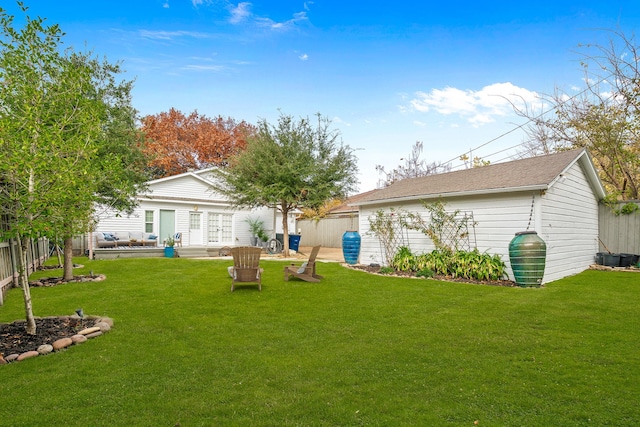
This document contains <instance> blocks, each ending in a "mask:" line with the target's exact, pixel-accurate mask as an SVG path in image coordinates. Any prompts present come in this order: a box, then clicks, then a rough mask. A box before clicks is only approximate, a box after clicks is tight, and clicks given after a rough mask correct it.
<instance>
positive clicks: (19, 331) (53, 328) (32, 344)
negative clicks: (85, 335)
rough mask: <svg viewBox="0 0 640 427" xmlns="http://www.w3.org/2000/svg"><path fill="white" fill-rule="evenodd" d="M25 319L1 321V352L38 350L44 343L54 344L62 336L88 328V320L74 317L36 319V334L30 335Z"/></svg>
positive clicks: (6, 354)
mask: <svg viewBox="0 0 640 427" xmlns="http://www.w3.org/2000/svg"><path fill="white" fill-rule="evenodd" d="M26 324H27V322H26V321H25V320H16V321H15V322H13V323H0V354H4V356H8V355H10V354H14V353H18V354H21V353H24V352H27V351H31V350H37V349H38V347H40V346H41V345H43V344H53V343H54V342H55V341H57V340H58V339H60V338H65V337H70V336H72V335H75V334H76V333H78V332H79V331H81V330H82V329H84V328H86V325H87V321H86V320H82V319H80V318H77V319H76V318H73V317H51V318H49V317H47V318H42V319H36V334H35V335H28V334H27V332H26Z"/></svg>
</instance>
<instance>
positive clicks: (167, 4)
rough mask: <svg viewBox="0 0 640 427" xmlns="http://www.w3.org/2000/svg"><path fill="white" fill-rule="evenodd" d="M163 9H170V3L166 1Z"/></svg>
mask: <svg viewBox="0 0 640 427" xmlns="http://www.w3.org/2000/svg"><path fill="white" fill-rule="evenodd" d="M162 7H163V8H165V9H169V2H168V1H165V2H164V4H163V5H162Z"/></svg>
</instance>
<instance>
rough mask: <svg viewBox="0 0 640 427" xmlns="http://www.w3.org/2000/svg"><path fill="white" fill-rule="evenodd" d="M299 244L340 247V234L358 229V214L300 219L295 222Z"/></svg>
mask: <svg viewBox="0 0 640 427" xmlns="http://www.w3.org/2000/svg"><path fill="white" fill-rule="evenodd" d="M296 228H297V231H298V232H299V233H300V234H301V235H302V236H301V237H300V245H301V246H316V245H320V246H324V247H325V248H341V247H342V235H343V234H344V232H345V231H359V230H358V215H349V216H343V217H328V218H322V219H321V220H319V221H316V220H313V219H302V220H298V221H297V223H296Z"/></svg>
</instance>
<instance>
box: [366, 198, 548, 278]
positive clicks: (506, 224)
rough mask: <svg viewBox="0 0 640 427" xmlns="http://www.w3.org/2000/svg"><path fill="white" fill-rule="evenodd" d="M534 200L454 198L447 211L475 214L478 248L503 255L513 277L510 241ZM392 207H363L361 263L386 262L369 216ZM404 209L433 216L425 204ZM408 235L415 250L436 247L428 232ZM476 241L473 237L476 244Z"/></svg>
mask: <svg viewBox="0 0 640 427" xmlns="http://www.w3.org/2000/svg"><path fill="white" fill-rule="evenodd" d="M531 199H532V194H531V193H524V194H523V193H511V194H501V195H491V196H475V197H468V198H451V199H447V200H446V206H445V209H446V210H447V212H453V211H455V210H460V211H461V212H472V213H473V218H474V220H475V222H476V223H477V224H476V226H475V241H476V244H477V248H478V250H479V251H480V252H487V253H489V254H492V255H493V254H498V255H500V256H501V257H502V260H503V261H504V262H505V264H507V267H508V274H509V277H510V278H511V279H513V274H512V273H511V268H510V264H509V242H510V241H511V239H512V238H513V237H514V235H515V233H516V232H518V231H523V230H525V229H526V227H527V224H528V222H529V215H530V213H531ZM536 200H539V196H537V197H536ZM390 207H391V206H389V205H387V206H384V205H378V206H366V207H365V206H362V207H361V212H360V230H361V231H360V234H361V237H362V250H361V253H360V262H361V263H363V264H368V263H371V262H377V263H382V262H383V259H382V258H383V253H382V250H381V247H380V244H379V242H378V241H377V239H376V238H375V237H374V236H372V235H369V233H368V231H369V220H368V218H369V216H370V215H373V214H374V213H375V211H377V210H378V209H383V210H385V211H388V210H389V208H390ZM394 208H396V209H397V208H399V206H394ZM402 208H403V209H405V210H407V211H410V212H417V213H419V214H420V215H421V216H422V217H423V218H425V219H428V218H429V213H428V212H427V211H426V209H425V208H424V206H423V204H422V203H418V202H414V203H411V204H405V205H403V206H402ZM535 220H536V218H535V212H534V217H533V219H532V226H531V229H534V224H535ZM469 232H470V233H471V234H472V235H473V234H474V230H472V229H470V230H469ZM408 236H409V238H408V243H409V244H408V246H409V247H410V249H411V251H412V252H413V253H423V252H430V251H432V250H433V249H434V246H433V243H432V242H431V240H430V239H428V238H427V237H426V236H425V235H424V234H422V233H420V232H416V231H409V232H408ZM473 240H474V239H473V237H472V238H471V242H472V244H473Z"/></svg>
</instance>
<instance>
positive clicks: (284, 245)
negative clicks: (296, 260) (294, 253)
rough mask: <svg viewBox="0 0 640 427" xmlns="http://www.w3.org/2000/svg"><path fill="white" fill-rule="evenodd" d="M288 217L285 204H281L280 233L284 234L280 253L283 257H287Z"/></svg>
mask: <svg viewBox="0 0 640 427" xmlns="http://www.w3.org/2000/svg"><path fill="white" fill-rule="evenodd" d="M288 216H289V209H288V208H286V207H285V204H282V232H283V233H284V234H283V236H282V253H283V255H284V256H285V257H288V256H289V221H287V217H288Z"/></svg>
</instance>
